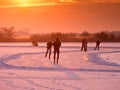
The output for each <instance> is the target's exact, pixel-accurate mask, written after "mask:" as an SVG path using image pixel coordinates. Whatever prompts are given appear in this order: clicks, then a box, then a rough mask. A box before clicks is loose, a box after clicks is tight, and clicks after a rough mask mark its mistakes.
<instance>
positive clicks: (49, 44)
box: [45, 38, 101, 64]
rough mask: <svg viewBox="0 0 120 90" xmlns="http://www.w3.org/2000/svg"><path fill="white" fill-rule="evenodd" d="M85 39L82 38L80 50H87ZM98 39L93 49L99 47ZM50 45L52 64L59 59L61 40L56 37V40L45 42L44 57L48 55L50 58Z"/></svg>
mask: <svg viewBox="0 0 120 90" xmlns="http://www.w3.org/2000/svg"><path fill="white" fill-rule="evenodd" d="M87 43H88V42H87V40H86V39H85V38H84V39H83V40H82V47H81V51H85V52H86V51H87ZM100 43H101V42H100V40H97V41H96V46H95V48H94V49H95V50H99V47H100ZM52 46H53V48H54V64H55V63H57V64H58V60H59V54H60V47H61V41H60V40H59V38H56V40H55V41H54V42H47V50H46V53H45V57H47V56H48V58H49V59H50V58H51V49H52Z"/></svg>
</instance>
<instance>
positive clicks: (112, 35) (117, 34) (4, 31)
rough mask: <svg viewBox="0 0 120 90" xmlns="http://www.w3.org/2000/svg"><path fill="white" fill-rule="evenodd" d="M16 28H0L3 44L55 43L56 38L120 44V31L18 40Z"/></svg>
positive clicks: (46, 35)
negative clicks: (84, 39)
mask: <svg viewBox="0 0 120 90" xmlns="http://www.w3.org/2000/svg"><path fill="white" fill-rule="evenodd" d="M16 32H17V31H15V28H14V27H9V28H8V27H2V28H0V41H1V42H23V41H26V42H30V41H38V42H47V41H54V40H55V38H56V37H59V38H60V40H61V41H62V42H80V41H82V39H83V38H86V39H87V40H88V41H90V42H94V41H96V40H98V39H99V40H101V41H102V42H120V31H112V32H108V31H101V32H97V33H89V32H88V31H83V32H82V33H61V32H54V33H47V34H32V35H30V36H29V37H27V38H17V35H16Z"/></svg>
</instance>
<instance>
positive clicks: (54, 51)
mask: <svg viewBox="0 0 120 90" xmlns="http://www.w3.org/2000/svg"><path fill="white" fill-rule="evenodd" d="M55 59H56V50H54V63H55Z"/></svg>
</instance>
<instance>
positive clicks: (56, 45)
mask: <svg viewBox="0 0 120 90" xmlns="http://www.w3.org/2000/svg"><path fill="white" fill-rule="evenodd" d="M53 46H54V63H55V62H56V54H57V64H58V60H59V54H60V50H59V49H60V47H61V42H60V40H59V38H56V41H55V42H54V43H53Z"/></svg>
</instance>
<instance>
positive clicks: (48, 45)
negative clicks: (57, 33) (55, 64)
mask: <svg viewBox="0 0 120 90" xmlns="http://www.w3.org/2000/svg"><path fill="white" fill-rule="evenodd" d="M51 48H52V42H48V43H47V51H46V54H45V57H47V54H48V53H49V59H50V56H51Z"/></svg>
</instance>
